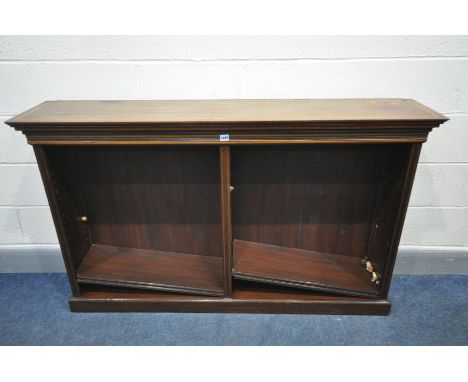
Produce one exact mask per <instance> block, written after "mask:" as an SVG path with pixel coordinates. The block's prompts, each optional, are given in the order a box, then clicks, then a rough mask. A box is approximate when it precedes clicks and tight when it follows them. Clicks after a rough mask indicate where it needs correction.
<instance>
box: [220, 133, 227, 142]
mask: <svg viewBox="0 0 468 382" xmlns="http://www.w3.org/2000/svg"><path fill="white" fill-rule="evenodd" d="M219 140H220V141H229V134H219Z"/></svg>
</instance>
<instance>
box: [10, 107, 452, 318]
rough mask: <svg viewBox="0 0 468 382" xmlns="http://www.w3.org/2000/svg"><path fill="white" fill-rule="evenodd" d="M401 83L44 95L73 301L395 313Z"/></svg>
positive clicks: (403, 154)
mask: <svg viewBox="0 0 468 382" xmlns="http://www.w3.org/2000/svg"><path fill="white" fill-rule="evenodd" d="M446 120H447V118H445V117H444V116H443V115H441V114H439V113H437V112H435V111H433V110H431V109H429V108H427V107H425V106H423V105H421V104H419V103H417V102H416V101H413V100H404V99H355V100H352V99H348V100H212V101H48V102H44V103H42V104H40V105H38V106H36V107H35V108H33V109H30V110H28V111H26V112H24V113H22V114H20V115H18V116H17V117H15V118H13V119H10V120H9V121H7V123H8V124H9V125H10V126H13V127H14V128H15V129H17V130H20V131H22V132H23V133H24V134H25V135H26V137H27V139H28V142H29V143H30V144H32V145H33V146H34V150H35V153H36V157H37V161H38V165H39V168H40V171H41V174H42V178H43V181H44V185H45V189H46V192H47V196H48V199H49V204H50V208H51V211H52V215H53V218H54V223H55V226H56V229H57V234H58V237H59V241H60V246H61V249H62V253H63V257H64V261H65V265H66V268H67V272H68V277H69V279H70V284H71V287H72V292H73V296H72V297H71V299H70V307H71V309H72V310H73V311H178V312H274V313H277V312H278V313H279V312H284V313H329V314H333V313H335V314H380V315H384V314H388V313H389V311H390V302H389V301H388V299H387V296H388V290H389V287H390V281H391V277H392V272H393V265H394V262H395V257H396V253H397V250H398V243H399V240H400V235H401V231H402V227H403V222H404V217H405V213H406V208H407V205H408V200H409V195H410V192H411V187H412V183H413V179H414V174H415V171H416V166H417V162H418V158H419V152H420V149H421V144H422V143H423V142H425V141H426V139H427V136H428V133H429V132H430V131H431V129H432V128H434V127H438V126H439V125H440V124H441V123H443V122H445V121H446Z"/></svg>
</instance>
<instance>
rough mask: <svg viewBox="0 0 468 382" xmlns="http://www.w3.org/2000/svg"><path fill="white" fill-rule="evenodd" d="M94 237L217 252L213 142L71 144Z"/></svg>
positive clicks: (217, 182)
mask: <svg viewBox="0 0 468 382" xmlns="http://www.w3.org/2000/svg"><path fill="white" fill-rule="evenodd" d="M73 155H74V159H75V166H76V171H77V176H78V179H79V182H80V186H81V192H82V197H83V200H84V204H85V206H86V213H87V217H88V225H89V230H90V234H91V240H92V242H93V243H94V244H101V245H110V246H116V247H126V248H138V249H152V250H159V251H167V252H176V253H186V254H196V255H209V256H222V242H221V211H220V202H219V200H220V176H219V159H218V157H219V153H218V148H217V147H180V146H172V147H170V148H166V147H154V146H153V147H140V146H138V147H105V146H101V147H78V148H75V149H74V152H73Z"/></svg>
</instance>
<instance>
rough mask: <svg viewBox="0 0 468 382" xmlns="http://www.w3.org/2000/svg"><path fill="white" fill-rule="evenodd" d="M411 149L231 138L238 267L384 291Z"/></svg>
mask: <svg viewBox="0 0 468 382" xmlns="http://www.w3.org/2000/svg"><path fill="white" fill-rule="evenodd" d="M409 149H410V147H409V146H408V145H387V144H384V145H366V144H362V145H333V144H330V145H302V146H291V145H271V146H249V147H236V148H233V149H232V153H231V163H232V187H233V192H232V196H231V198H232V220H233V229H232V231H233V269H232V274H233V277H234V278H237V279H243V280H249V281H251V282H259V283H269V284H276V285H282V286H285V287H290V288H301V289H309V290H316V291H323V292H331V293H336V294H341V295H349V296H360V297H366V298H379V297H382V293H381V286H382V281H385V278H384V275H385V272H386V267H387V263H386V260H387V258H388V256H387V252H388V249H389V246H390V241H391V240H390V239H391V233H392V230H393V225H394V221H395V219H396V215H395V214H396V212H397V210H398V208H397V206H398V203H399V195H400V194H401V187H402V185H403V179H404V174H405V168H406V163H407V160H408V155H409ZM363 259H366V260H365V262H367V261H370V264H369V265H368V267H367V269H366V267H365V266H364V265H362V262H363Z"/></svg>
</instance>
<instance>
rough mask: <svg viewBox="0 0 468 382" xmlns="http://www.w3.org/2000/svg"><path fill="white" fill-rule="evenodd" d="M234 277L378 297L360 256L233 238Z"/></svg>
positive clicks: (376, 289) (375, 287)
mask: <svg viewBox="0 0 468 382" xmlns="http://www.w3.org/2000/svg"><path fill="white" fill-rule="evenodd" d="M233 264H234V266H233V270H232V274H233V277H234V278H237V279H241V280H249V281H255V282H263V283H268V284H276V285H283V286H289V287H296V288H303V289H310V290H316V291H324V292H333V293H339V294H343V295H350V296H361V297H373V298H376V297H378V292H379V291H378V288H377V286H375V285H374V284H372V283H371V278H370V275H369V273H368V272H367V271H366V270H365V269H364V268H363V267H362V265H361V262H360V259H359V258H357V257H350V256H342V255H334V254H330V253H321V252H314V251H306V250H302V249H295V248H286V247H279V246H275V245H268V244H261V243H254V242H248V241H242V240H234V243H233Z"/></svg>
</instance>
